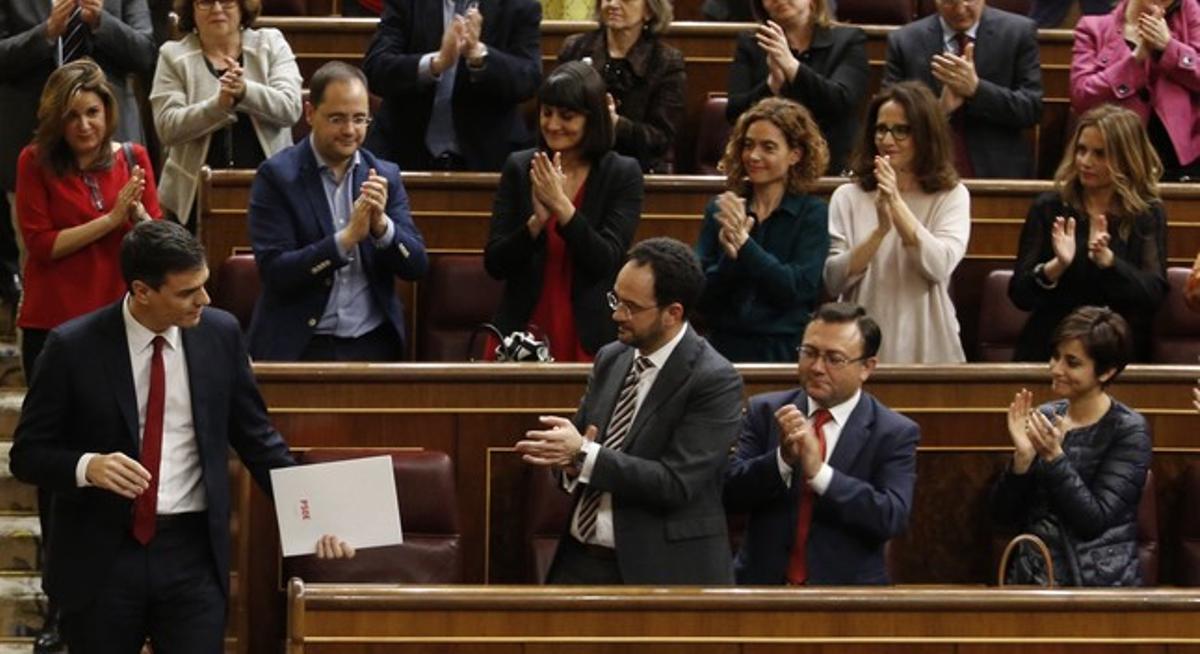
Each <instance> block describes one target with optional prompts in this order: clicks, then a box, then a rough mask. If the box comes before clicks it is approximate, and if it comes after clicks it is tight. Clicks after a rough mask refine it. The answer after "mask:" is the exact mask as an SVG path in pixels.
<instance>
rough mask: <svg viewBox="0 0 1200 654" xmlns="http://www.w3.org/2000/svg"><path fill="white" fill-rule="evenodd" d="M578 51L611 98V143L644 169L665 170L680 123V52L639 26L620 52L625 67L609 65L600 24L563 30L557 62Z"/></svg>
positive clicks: (571, 57) (574, 57) (576, 56)
mask: <svg viewBox="0 0 1200 654" xmlns="http://www.w3.org/2000/svg"><path fill="white" fill-rule="evenodd" d="M584 57H590V58H591V60H592V68H595V69H596V72H598V73H600V75H601V77H603V78H604V81H605V83H606V84H607V86H608V92H609V93H611V94H612V96H613V99H615V100H616V102H617V113H618V114H620V116H621V118H620V120H618V121H617V129H616V134H615V138H616V142H615V143H614V145H613V149H614V150H616V151H617V152H620V153H621V154H624V155H627V156H630V157H633V158H635V159H637V160H638V162H639V163H641V164H642V170H644V171H646V172H670V167H669V164H670V163H671V162H673V161H674V160H675V135H676V134H678V133H679V128H680V127H682V126H683V98H684V85H685V84H686V82H687V74H686V73H685V72H684V67H683V53H682V52H680V51H679V50H677V49H675V48H673V47H671V46H669V45H667V44H666V43H663V40H662V39H661V38H659V37H657V36H655V35H653V34H651V33H650V32H649V31H646V30H643V31H642V34H641V36H640V37H638V40H637V43H634V44H633V47H632V48H630V49H629V52H628V53H627V54H626V56H625V63H626V64H627V67H626V66H622V65H620V64H617V65H614V66H609V65H608V64H609V58H608V37H607V33H606V31H605V30H604V28H603V27H602V28H600V29H597V30H593V31H591V32H586V33H584V34H572V35H571V36H568V37H567V40H566V41H563V46H562V52H559V53H558V61H559V63H562V62H564V61H576V60H579V59H583V58H584ZM626 70H628V71H632V74H627V73H626V72H625V71H626ZM616 71H621V72H616Z"/></svg>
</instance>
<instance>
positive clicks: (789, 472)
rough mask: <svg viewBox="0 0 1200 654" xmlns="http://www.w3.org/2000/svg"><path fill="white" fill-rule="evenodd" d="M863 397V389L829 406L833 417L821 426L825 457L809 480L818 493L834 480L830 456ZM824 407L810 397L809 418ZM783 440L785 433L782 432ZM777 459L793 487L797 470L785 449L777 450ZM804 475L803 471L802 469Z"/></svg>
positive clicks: (780, 472)
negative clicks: (787, 458) (785, 456)
mask: <svg viewBox="0 0 1200 654" xmlns="http://www.w3.org/2000/svg"><path fill="white" fill-rule="evenodd" d="M860 399H862V389H861V388H860V389H858V390H857V391H855V392H854V395H852V396H850V399H848V400H846V401H845V402H842V403H841V404H838V405H835V406H832V407H830V408H829V415H830V416H831V418H830V419H829V420H828V421H827V422H826V423H825V424H824V425H823V426H822V427H821V433H822V434H824V435H825V458H824V462H823V463H822V464H821V469H820V470H818V471H817V474H816V475H815V476H813V478H812V479H809V480H808V487H809V488H811V489H812V490H813V492H814V493H816V494H817V495H824V494H825V491H826V490H827V489H828V488H829V482H831V481H833V468H831V467H830V466H829V457H831V456H833V450H834V448H836V447H837V443H838V438H840V437H841V435H842V427H844V426H845V425H846V421H847V420H849V419H850V414H851V413H854V407H856V406H858V401H859V400H860ZM821 408H822V407H820V406H818V405H817V403H816V402H814V401H813V399H812V398H811V397H810V398H808V419H809V420H810V421H811V420H812V419H813V414H815V413H816V412H817V411H818V410H820V409H821ZM779 436H780V439H781V440H782V438H783V434H780V435H779ZM775 460H776V461H778V463H779V474H780V475H781V476H782V477H783V483H784V484H786V485H787V486H788V488H791V486H792V479H794V478H795V477H796V471H795V469H794V468H792V466H790V465H788V464H787V462H786V461H784V460H783V451H782V450H781V449H779V448H776V450H775ZM801 475H803V471H801Z"/></svg>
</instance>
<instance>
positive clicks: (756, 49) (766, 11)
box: [725, 0, 867, 175]
mask: <svg viewBox="0 0 1200 654" xmlns="http://www.w3.org/2000/svg"><path fill="white" fill-rule="evenodd" d="M752 4H753V7H754V13H755V15H756V16H758V18H759V20H761V21H763V24H762V25H760V26H759V27H758V28H757V29H756V30H754V31H752V32H744V33H742V34H740V35H739V36H738V39H737V52H736V54H734V58H733V68H732V70H730V72H729V104H728V106H727V108H726V110H725V115H726V117H727V118H728V119H729V122H730V123H733V122H734V121H736V120H737V118H738V116H740V115H742V112H744V111H746V110H747V109H749V108H750V107H751V106H753V105H754V103H756V102H758V101H759V100H761V99H762V98H765V97H768V96H772V95H775V96H781V97H785V98H789V99H791V100H795V101H796V102H799V103H800V104H801V105H803V106H804V107H805V108H807V109H808V110H809V111H810V112H812V114H813V117H814V118H816V119H817V123H818V124H819V125H820V126H821V130H822V132H824V135H825V140H826V141H828V142H829V171H828V172H829V173H830V174H835V175H836V174H840V173H841V172H842V169H843V167H844V165H845V163H846V157H847V156H848V155H849V153H850V150H851V149H852V148H853V147H854V145H855V144H854V137H855V134H856V133H857V126H858V124H859V122H858V121H859V118H860V116H861V113H862V112H861V109H862V107H863V103H864V102H865V101H866V94H867V35H866V33H864V32H863V31H862V30H861V29H859V28H857V27H849V26H845V25H834V24H833V23H832V18H831V12H830V11H829V6H828V4H827V2H826V0H765V1H764V0H753V3H752Z"/></svg>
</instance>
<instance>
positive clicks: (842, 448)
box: [829, 391, 875, 472]
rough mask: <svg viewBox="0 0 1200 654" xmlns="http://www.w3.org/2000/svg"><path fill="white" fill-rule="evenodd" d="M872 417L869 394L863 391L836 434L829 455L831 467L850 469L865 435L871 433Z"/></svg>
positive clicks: (873, 417) (872, 411) (841, 469)
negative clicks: (856, 404) (836, 436)
mask: <svg viewBox="0 0 1200 654" xmlns="http://www.w3.org/2000/svg"><path fill="white" fill-rule="evenodd" d="M874 419H875V411H874V407H873V406H872V402H871V396H870V395H867V392H866V391H863V393H862V395H861V396H860V397H859V398H858V406H856V407H854V410H853V411H851V412H850V418H849V419H848V420H846V424H845V425H844V426H843V427H842V431H841V433H840V434H839V435H838V441H837V446H836V447H834V448H833V453H832V454H830V456H829V466H830V467H831V468H834V469H836V470H840V471H842V472H845V471H847V470H849V469H850V467H851V466H852V465H853V464H854V461H855V460H856V459H857V458H858V453H859V451H860V450H862V448H863V445H866V443H867V437H868V435H869V434H870V433H871V423H872V422H873V421H874Z"/></svg>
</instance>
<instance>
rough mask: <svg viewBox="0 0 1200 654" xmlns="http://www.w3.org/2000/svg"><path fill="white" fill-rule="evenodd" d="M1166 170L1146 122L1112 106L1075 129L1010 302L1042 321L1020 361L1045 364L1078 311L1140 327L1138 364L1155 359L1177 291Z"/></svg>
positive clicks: (1023, 253)
mask: <svg viewBox="0 0 1200 654" xmlns="http://www.w3.org/2000/svg"><path fill="white" fill-rule="evenodd" d="M1161 174H1162V164H1161V163H1160V162H1159V159H1158V155H1157V154H1155V152H1154V148H1153V147H1152V146H1151V145H1150V141H1149V140H1148V139H1147V138H1146V130H1145V128H1144V127H1142V122H1141V120H1140V119H1139V118H1138V116H1137V114H1135V113H1133V112H1132V111H1129V110H1128V109H1121V108H1118V107H1116V106H1113V105H1102V106H1100V107H1097V108H1095V109H1092V110H1091V111H1089V112H1087V113H1086V114H1084V115H1083V116H1082V117H1081V118H1080V119H1079V124H1078V126H1077V127H1076V128H1075V135H1074V136H1073V137H1072V138H1071V141H1070V145H1069V146H1068V148H1067V152H1066V153H1065V154H1064V155H1063V159H1062V163H1060V164H1059V166H1058V172H1057V173H1056V174H1055V177H1054V181H1055V186H1056V187H1057V190H1056V191H1055V192H1052V193H1044V194H1042V195H1041V196H1039V197H1038V198H1037V200H1035V201H1034V203H1033V206H1032V207H1030V209H1029V216H1028V218H1026V220H1025V226H1024V228H1022V230H1021V244H1020V247H1019V249H1018V250H1017V261H1016V265H1015V266H1014V269H1013V277H1012V281H1011V282H1010V283H1009V286H1008V295H1009V297H1010V298H1012V301H1013V303H1014V304H1016V305H1017V306H1018V307H1020V308H1021V309H1024V310H1025V311H1030V312H1032V313H1031V315H1030V316H1029V320H1028V322H1026V323H1025V328H1024V329H1023V330H1022V331H1021V336H1020V337H1019V339H1018V340H1017V346H1016V350H1015V352H1014V355H1013V358H1014V359H1015V360H1016V361H1045V360H1046V359H1047V358H1049V356H1050V335H1051V333H1052V332H1053V330H1054V327H1055V325H1057V324H1058V322H1059V321H1060V320H1062V318H1063V317H1064V316H1066V315H1067V314H1068V313H1070V312H1071V311H1072V310H1073V309H1075V308H1076V307H1080V306H1083V305H1087V304H1092V305H1098V306H1108V307H1111V308H1112V309H1114V310H1115V311H1117V312H1118V313H1120V314H1121V315H1122V316H1124V317H1125V319H1126V320H1127V321H1128V322H1129V324H1130V325H1131V326H1132V328H1133V341H1134V345H1135V348H1134V357H1135V360H1137V361H1145V360H1147V359H1148V358H1149V353H1150V327H1151V322H1152V320H1153V317H1154V312H1155V311H1156V310H1157V309H1158V305H1159V304H1161V303H1162V300H1163V297H1164V296H1165V295H1166V292H1167V276H1166V249H1167V248H1166V235H1167V220H1166V212H1165V210H1164V209H1163V205H1162V202H1161V200H1160V199H1159V195H1158V179H1159V176H1160V175H1161Z"/></svg>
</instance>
